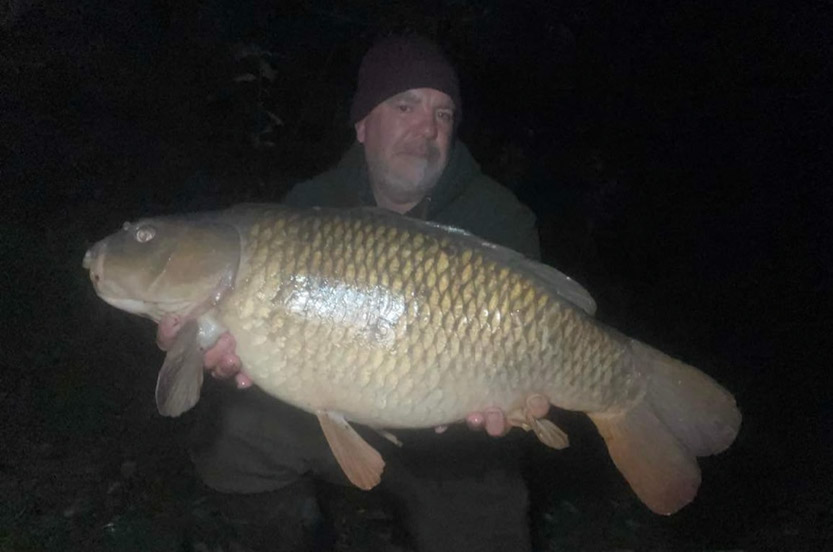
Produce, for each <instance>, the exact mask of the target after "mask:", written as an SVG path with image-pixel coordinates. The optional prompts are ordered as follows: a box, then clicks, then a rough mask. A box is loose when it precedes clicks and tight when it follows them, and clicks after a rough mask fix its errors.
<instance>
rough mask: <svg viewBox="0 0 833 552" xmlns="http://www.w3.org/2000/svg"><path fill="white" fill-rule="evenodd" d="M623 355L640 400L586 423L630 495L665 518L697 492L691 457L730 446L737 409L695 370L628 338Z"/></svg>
mask: <svg viewBox="0 0 833 552" xmlns="http://www.w3.org/2000/svg"><path fill="white" fill-rule="evenodd" d="M631 354H632V355H633V361H634V365H635V366H637V367H638V368H639V370H640V371H642V372H643V373H644V374H646V376H647V379H648V389H647V392H646V394H645V395H644V397H643V398H642V400H641V402H639V403H638V404H637V405H635V406H634V407H633V408H631V409H630V410H628V411H626V412H621V413H617V414H605V413H591V414H590V418H591V419H592V420H593V423H595V424H596V427H597V428H598V429H599V432H600V433H601V434H602V437H604V440H605V443H607V448H608V450H609V451H610V456H611V458H613V462H614V464H616V467H617V468H619V471H620V472H622V475H624V476H625V479H627V481H628V483H629V484H630V486H631V488H632V489H633V490H634V492H635V493H636V494H637V496H639V498H640V499H641V500H642V501H643V502H644V503H645V504H646V505H647V506H648V508H650V509H651V510H653V511H654V512H656V513H658V514H673V513H674V512H676V511H677V510H679V509H680V508H682V507H683V506H685V505H686V504H688V503H689V502H691V501H692V499H694V496H695V495H696V494H697V488H698V487H699V486H700V468H699V467H698V466H697V460H696V457H697V456H707V455H710V454H717V453H718V452H721V451H723V450H725V449H726V448H727V447H728V446H729V445H731V444H732V441H734V439H735V436H736V435H737V433H738V430H739V429H740V422H741V415H740V411H739V410H738V408H737V406H736V405H735V399H734V397H732V395H731V394H730V393H729V392H728V391H726V390H725V389H724V388H723V387H721V386H720V385H719V384H718V383H716V382H715V381H714V380H712V379H711V378H710V377H709V376H707V375H706V374H704V373H703V372H701V371H699V370H697V369H696V368H694V367H692V366H689V365H687V364H685V363H683V362H680V361H678V360H676V359H673V358H671V357H669V356H667V355H665V354H663V353H661V352H660V351H657V350H656V349H653V348H651V347H648V346H647V345H644V344H642V343H640V342H638V341H635V340H632V341H631Z"/></svg>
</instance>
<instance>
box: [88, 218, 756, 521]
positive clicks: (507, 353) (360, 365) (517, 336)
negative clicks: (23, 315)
mask: <svg viewBox="0 0 833 552" xmlns="http://www.w3.org/2000/svg"><path fill="white" fill-rule="evenodd" d="M193 220H195V221H199V222H198V223H194V222H191V221H190V219H188V218H185V219H178V220H177V221H176V222H169V221H170V219H161V221H160V220H153V219H151V220H149V221H144V222H140V223H138V224H137V225H135V229H134V230H133V231H132V232H133V240H132V241H136V239H135V238H136V236H137V232H138V230H139V229H142V228H145V229H147V228H153V229H154V231H156V234H157V236H158V237H159V238H160V239H159V242H160V243H162V244H164V243H165V241H164V240H165V239H166V236H167V235H168V234H174V235H175V234H176V232H173V231H168V232H165V231H162V232H160V231H159V228H160V227H162V226H164V225H166V224H171V225H172V226H171V228H172V229H174V228H180V227H182V226H185V228H186V230H178V231H179V232H182V233H184V234H185V235H189V236H190V235H191V234H189V232H190V231H191V230H193V236H194V237H193V238H192V239H190V240H189V241H188V246H187V247H171V246H170V244H167V245H165V247H164V248H163V249H164V250H165V251H166V254H167V255H168V256H169V263H170V266H168V265H167V264H166V263H162V264H161V265H160V263H159V259H160V258H163V257H164V255H160V254H159V253H158V252H152V249H151V247H148V248H147V250H148V252H146V253H145V256H146V257H147V267H148V268H147V270H145V269H142V268H141V267H142V266H143V262H142V261H141V259H140V258H141V256H142V254H139V253H137V251H136V247H135V246H134V244H132V242H131V231H129V230H125V231H123V233H122V234H121V238H110V239H109V240H110V243H108V244H107V245H106V246H96V247H100V249H101V250H102V251H104V250H106V251H107V253H106V255H104V254H95V253H92V254H88V257H90V260H88V261H86V262H87V265H89V266H90V267H93V268H92V273H93V279H94V281H95V282H96V285H97V289H98V290H99V293H100V294H101V295H102V298H104V299H105V300H108V302H110V303H111V304H114V305H115V306H117V307H118V306H119V305H120V304H121V305H122V306H121V307H120V308H125V306H124V305H126V303H125V301H130V303H129V304H130V308H131V309H132V310H131V312H137V313H139V314H144V315H146V316H150V317H151V318H154V319H157V320H158V318H156V317H157V316H158V313H159V312H162V311H164V310H165V309H164V308H162V307H160V305H164V306H165V308H167V309H168V311H170V310H171V309H172V308H173V309H174V310H175V309H180V310H181V311H182V312H179V313H178V314H181V315H183V316H192V317H194V318H195V319H196V320H198V321H204V320H208V319H210V320H211V321H212V325H211V327H212V328H214V329H213V330H212V332H207V334H208V335H207V336H203V339H204V340H206V341H209V342H210V339H211V338H212V337H213V336H215V335H216V333H217V332H218V331H221V329H223V328H227V329H228V330H229V331H231V332H232V334H233V335H234V336H235V338H236V340H237V344H238V354H239V356H240V358H241V360H242V361H243V365H244V366H245V369H246V372H247V374H248V375H249V376H250V377H251V378H252V380H253V381H254V382H255V383H257V384H258V385H259V386H261V387H262V388H263V389H264V390H265V391H267V392H268V393H270V394H272V395H274V396H276V397H278V398H280V399H282V400H284V401H286V402H289V403H291V404H294V405H296V406H299V407H300V408H303V409H305V410H308V411H310V412H314V413H316V414H318V415H319V419H320V420H321V422H322V428H323V429H324V431H325V435H327V438H328V441H330V444H331V446H332V448H333V451H334V453H335V454H336V457H337V458H338V459H339V462H340V463H341V464H342V467H344V468H345V472H347V473H348V476H350V475H351V470H352V471H354V473H356V474H358V475H356V479H355V480H354V482H357V484H359V485H360V486H372V485H373V484H375V483H374V482H375V481H377V477H378V474H375V475H374V472H375V471H376V470H378V471H379V472H380V471H381V467H380V463H381V466H383V465H384V464H383V461H381V458H376V457H375V456H374V455H373V454H372V452H375V451H372V449H371V451H372V452H370V451H367V450H366V449H364V448H362V447H361V446H360V445H357V444H356V436H357V434H356V436H354V435H352V434H351V433H350V431H351V429H350V428H349V424H347V423H346V421H345V420H349V421H355V422H360V423H364V424H368V425H370V426H374V427H388V428H397V427H428V426H436V425H442V424H447V423H450V422H454V421H458V420H460V419H462V418H464V417H465V416H466V414H468V413H469V412H473V411H479V410H482V409H484V408H485V407H488V406H498V407H500V408H502V409H503V410H504V411H506V412H508V413H518V412H519V413H520V418H521V419H523V418H524V416H523V412H524V401H525V399H526V397H528V396H530V395H531V394H536V393H537V394H542V395H544V396H546V397H547V398H548V399H549V400H550V402H551V403H552V404H554V405H556V406H558V407H561V408H565V409H569V410H579V411H582V412H586V413H588V415H590V417H591V419H592V420H593V421H594V423H595V424H596V426H597V427H598V428H599V431H600V433H601V434H602V436H603V437H604V438H605V440H606V442H607V444H608V447H609V449H610V451H611V455H612V457H613V459H614V462H615V463H616V464H617V466H618V467H619V469H620V471H622V472H623V474H624V475H625V477H626V479H628V481H629V482H630V484H631V486H632V487H633V488H634V490H635V491H636V492H637V494H638V495H639V496H640V498H642V500H643V501H644V502H646V504H647V505H648V506H649V507H650V508H651V509H653V510H654V511H657V512H661V513H671V512H673V511H676V510H677V509H679V508H680V507H682V506H683V505H685V504H686V503H687V502H688V501H690V500H691V499H692V498H693V497H694V495H695V494H696V490H697V487H698V485H699V482H700V473H699V468H698V467H697V463H696V459H695V456H702V455H706V454H713V453H716V452H720V451H721V450H723V449H725V448H726V447H728V446H729V444H730V443H731V442H732V440H733V439H734V437H735V435H736V433H737V431H738V428H739V425H740V414H739V412H738V410H737V408H736V406H735V403H734V399H733V398H732V397H731V395H730V394H729V393H728V392H726V391H725V390H723V389H722V388H721V387H720V386H719V385H718V384H716V383H715V382H714V381H713V380H711V379H710V378H708V376H706V375H705V374H703V373H702V372H699V371H697V370H696V369H694V368H692V367H690V366H687V365H685V364H683V363H681V362H679V361H676V360H674V359H671V358H670V357H666V356H665V355H662V353H659V352H658V351H655V350H654V349H651V348H650V347H648V346H647V345H644V344H641V343H639V342H637V341H635V340H632V339H629V338H627V337H626V336H623V335H622V334H620V333H619V332H617V331H615V330H613V329H611V328H607V327H605V326H604V325H602V324H600V323H599V322H598V321H596V320H594V319H593V318H592V316H591V315H592V312H593V310H594V308H595V305H594V303H593V302H592V298H590V297H589V294H587V293H586V292H585V291H584V290H583V289H582V288H581V287H580V286H578V285H577V284H575V282H572V281H571V280H569V279H568V278H566V277H565V276H563V275H562V274H560V273H559V272H557V271H556V270H555V269H552V268H550V267H546V266H544V265H541V264H539V263H536V262H533V261H530V260H528V259H525V258H524V257H522V256H521V255H519V254H517V253H515V252H513V251H510V250H508V249H505V248H501V247H497V246H494V245H491V244H487V243H485V242H482V241H481V240H479V239H478V238H475V237H474V236H471V235H469V234H466V233H464V232H462V231H459V230H453V229H449V228H445V227H441V226H438V225H434V224H429V223H424V222H421V221H415V220H412V219H408V218H405V217H402V216H399V215H395V214H391V213H387V212H383V211H380V210H378V209H360V210H346V211H343V210H342V211H338V210H327V209H316V210H292V209H288V208H284V207H277V206H247V207H245V206H244V207H238V208H236V209H231V210H229V211H225V212H219V213H214V214H203V215H200V216H199V217H197V218H196V219H193ZM195 224H196V225H197V226H200V225H202V226H201V228H200V229H199V230H194V225H195ZM230 229H233V230H234V231H233V232H232V231H231V230H230ZM124 232H126V234H125V233H124ZM235 233H236V236H237V237H238V238H239V241H238V242H237V243H235V240H234V239H232V238H231V237H230V236H231V235H232V234H235ZM117 236H118V235H117ZM125 236H126V237H125ZM118 239H123V240H124V241H125V243H129V244H130V247H126V246H124V247H121V248H120V246H117V245H115V244H116V242H117V241H118ZM107 241H108V240H105V242H107ZM152 241H153V240H150V242H152ZM172 241H179V242H181V241H182V238H181V237H172ZM121 249H123V250H124V251H121ZM172 251H175V252H176V253H172ZM179 257H182V258H187V259H189V260H190V261H189V262H181V263H180V265H181V266H177V265H176V260H177V259H178V258H179ZM226 258H227V259H230V261H229V262H226V263H224V262H223V261H222V259H226ZM197 259H200V261H199V262H200V263H202V267H203V268H202V269H201V270H200V271H197V272H199V274H200V277H199V278H197V279H196V280H195V278H194V272H195V271H194V270H184V268H183V267H188V266H190V265H191V264H193V262H195V261H196V260H197ZM235 263H237V264H236V266H235ZM125 266H126V267H129V268H127V269H124V268H123V267H125ZM137 267H139V268H137ZM143 270H145V272H146V274H145V275H144V276H141V277H138V276H137V275H136V274H135V273H136V272H142V271H143ZM108 272H109V273H111V274H115V275H116V276H117V277H118V278H119V279H120V281H119V282H118V283H108V282H109V280H108V278H107V277H106V274H108ZM96 274H97V275H96ZM126 274H130V278H127V277H126ZM96 278H98V280H96ZM131 279H132V280H133V281H132V282H129V283H127V284H125V283H124V280H131ZM107 285H110V286H111V289H117V290H118V293H121V294H122V295H125V296H128V295H129V296H130V297H129V298H114V297H113V296H112V294H113V292H110V296H108V295H107V294H108V290H107V289H105V288H106V287H107ZM130 286H133V287H134V288H136V289H133V290H127V289H126V288H128V287H130ZM166 290H175V291H176V293H171V294H167V292H166ZM182 290H189V293H190V295H188V297H198V298H199V299H198V300H192V301H191V304H190V305H188V306H187V307H186V308H185V309H184V310H183V308H182V307H179V306H176V307H173V305H178V304H179V303H181V302H182V299H181V298H182V297H183V296H184V295H186V294H184V293H183V291H182ZM142 302H146V303H148V305H150V306H149V307H148V308H147V309H146V312H138V311H140V310H141V308H139V307H136V305H137V304H140V303H142ZM126 310H130V309H126ZM200 323H201V324H203V325H206V324H205V323H204V322H200ZM191 333H193V332H191ZM184 339H186V338H184ZM187 339H191V340H193V339H194V338H193V337H190V338H187ZM196 346H197V345H196V344H191V343H185V344H184V345H182V344H180V346H179V347H178V348H177V349H178V350H185V351H188V350H189V348H190V349H194V348H195V347H196ZM182 356H183V357H184V358H188V355H187V354H186V355H182ZM191 358H193V355H191ZM183 364H186V363H184V362H183V361H181V360H179V359H172V360H171V361H170V362H168V359H166V366H165V367H163V370H162V373H161V374H160V382H162V381H163V375H165V376H166V377H165V378H164V379H165V381H172V382H174V383H176V382H180V381H182V380H187V379H188V377H189V376H188V374H189V373H191V372H193V371H194V370H197V369H198V370H200V372H201V367H197V368H194V367H193V366H191V367H190V368H186V369H183ZM190 364H194V361H192V362H191V363H190ZM171 373H174V374H175V377H171V376H170V374H171ZM166 385H167V384H166ZM174 387H175V386H174ZM180 388H181V389H185V391H183V392H182V393H181V394H183V395H185V396H186V398H185V399H181V398H180V397H179V394H177V393H173V394H169V395H166V388H165V386H164V385H163V386H162V389H161V400H162V403H161V404H164V405H166V406H165V408H166V409H169V413H178V412H179V411H181V410H182V409H184V408H187V407H190V406H191V405H192V403H193V402H195V401H196V398H198V386H197V397H196V398H195V397H194V391H193V388H194V385H193V384H189V385H184V384H183V385H182V386H181V387H180ZM158 391H159V390H158ZM158 396H159V395H158ZM171 397H173V398H171ZM167 405H173V406H167ZM342 422H343V423H342ZM529 423H530V424H532V425H534V424H536V423H537V422H535V421H534V420H529ZM541 423H542V424H549V425H550V426H552V428H554V425H552V424H551V422H546V421H544V422H541ZM536 427H538V426H536ZM548 428H549V426H544V427H543V428H539V429H542V433H539V431H538V430H537V429H536V434H539V435H542V434H543V435H546V431H547V429H548ZM552 431H557V428H555V429H554V430H552ZM342 437H343V438H342ZM358 439H360V438H358ZM544 441H545V442H547V440H546V439H544ZM556 441H557V439H554V440H553V442H548V444H550V445H551V446H556V445H555V444H554V442H556ZM351 443H352V445H351ZM364 444H365V445H366V443H364ZM563 444H566V441H565V442H564V443H563ZM354 445H355V446H354ZM562 446H563V445H562ZM376 454H377V455H378V453H376ZM357 459H358V460H357ZM368 466H371V468H368ZM368 473H369V474H370V475H367V474H368ZM351 479H352V478H351Z"/></svg>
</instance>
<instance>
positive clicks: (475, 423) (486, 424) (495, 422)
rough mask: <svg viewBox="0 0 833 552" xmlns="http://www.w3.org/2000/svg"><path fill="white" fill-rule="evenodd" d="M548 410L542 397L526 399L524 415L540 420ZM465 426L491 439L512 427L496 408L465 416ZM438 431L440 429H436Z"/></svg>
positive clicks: (502, 434)
mask: <svg viewBox="0 0 833 552" xmlns="http://www.w3.org/2000/svg"><path fill="white" fill-rule="evenodd" d="M549 410H550V401H549V399H547V398H546V397H545V396H543V395H538V394H534V395H530V396H529V397H527V398H526V409H525V412H524V413H525V414H528V415H529V416H531V417H533V418H535V419H540V418H543V417H544V416H546V415H547V412H549ZM466 424H467V425H468V426H469V428H471V429H473V430H480V429H485V430H486V433H488V434H489V435H491V436H492V437H502V436H504V435H506V434H507V433H509V430H510V429H512V427H513V425H514V424H512V423H511V422H510V421H508V420H507V418H506V414H505V413H504V412H503V410H501V409H499V408H497V407H490V408H486V409H485V410H484V411H483V412H473V413H471V414H469V415H468V416H466ZM437 429H438V430H439V429H440V428H437Z"/></svg>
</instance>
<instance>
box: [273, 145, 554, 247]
mask: <svg viewBox="0 0 833 552" xmlns="http://www.w3.org/2000/svg"><path fill="white" fill-rule="evenodd" d="M284 203H286V204H288V205H293V206H296V207H316V206H317V207H357V206H362V205H375V201H374V198H373V192H372V191H371V189H370V181H369V179H368V175H367V164H366V162H365V158H364V147H363V146H362V145H361V144H359V143H358V142H356V143H355V144H353V146H352V147H351V148H350V149H349V150H347V153H345V154H344V157H342V159H341V161H340V162H339V163H338V165H336V167H335V168H333V169H331V170H329V171H327V172H325V173H323V174H321V175H319V176H316V177H315V178H313V179H311V180H307V181H305V182H301V183H299V184H296V185H295V187H294V188H292V190H290V191H289V193H288V194H287V195H286V197H285V198H284ZM408 215H409V216H415V217H419V218H425V219H426V220H431V221H435V222H439V223H441V224H447V225H450V226H456V227H458V228H462V229H464V230H467V231H469V232H471V233H472V234H475V235H476V236H479V237H481V238H483V239H485V240H488V241H490V242H493V243H497V244H500V245H504V246H506V247H510V248H512V249H515V250H517V251H520V252H521V253H524V254H525V255H527V256H528V257H531V258H533V259H539V258H540V255H541V254H540V247H539V241H538V231H537V229H536V227H535V215H534V214H533V213H532V211H531V210H530V209H529V208H528V207H526V206H525V205H523V204H522V203H521V202H520V201H518V199H517V198H516V197H515V196H514V195H513V194H512V192H510V191H509V190H507V189H506V188H504V187H503V186H501V185H500V184H498V183H497V182H495V181H494V180H492V179H491V178H489V177H488V176H486V175H485V174H483V173H482V172H481V170H480V165H478V164H477V162H476V161H475V160H474V158H473V157H472V156H471V153H469V150H468V148H466V146H465V145H463V143H461V142H460V141H457V142H456V143H455V145H454V147H453V149H452V152H451V159H449V162H448V166H447V167H446V169H445V172H444V173H443V175H442V177H441V178H440V181H439V182H438V183H437V186H436V188H434V190H433V191H432V192H431V195H430V197H428V198H427V199H426V200H424V201H423V202H421V203H420V204H419V205H417V206H416V207H414V208H413V209H412V210H411V211H410V212H409V213H408Z"/></svg>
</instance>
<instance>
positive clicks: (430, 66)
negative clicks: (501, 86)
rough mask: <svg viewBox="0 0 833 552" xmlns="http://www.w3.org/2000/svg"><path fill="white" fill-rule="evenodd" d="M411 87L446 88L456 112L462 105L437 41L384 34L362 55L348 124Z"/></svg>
mask: <svg viewBox="0 0 833 552" xmlns="http://www.w3.org/2000/svg"><path fill="white" fill-rule="evenodd" d="M411 88H433V89H434V90H439V91H440V92H445V93H446V94H448V95H449V96H450V97H451V99H452V100H453V101H454V106H455V107H456V108H457V111H458V112H459V111H460V110H461V108H462V102H461V101H460V86H459V84H458V81H457V73H456V72H455V71H454V67H452V66H451V63H449V61H448V60H447V59H446V57H445V55H443V53H442V51H441V50H440V48H439V47H438V46H437V45H436V44H434V43H433V42H431V41H430V40H428V39H426V38H423V37H420V36H414V35H408V36H391V37H387V38H383V39H382V40H380V41H378V42H377V43H376V44H374V45H373V47H372V48H370V50H368V52H367V53H366V54H365V55H364V58H363V59H362V64H361V66H360V67H359V82H358V86H357V87H356V95H355V96H354V97H353V105H352V106H351V107H350V124H351V125H354V124H356V123H357V122H359V121H361V120H362V119H364V118H365V117H366V116H367V114H368V113H370V112H371V111H373V108H375V107H376V106H377V105H379V104H380V103H382V102H383V101H385V100H387V99H388V98H390V97H391V96H395V95H396V94H399V93H400V92H404V91H405V90H410V89H411ZM455 118H456V119H459V117H455Z"/></svg>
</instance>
